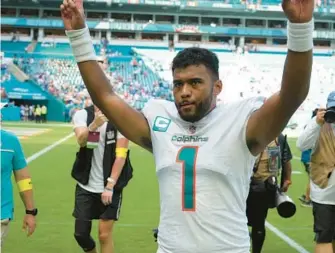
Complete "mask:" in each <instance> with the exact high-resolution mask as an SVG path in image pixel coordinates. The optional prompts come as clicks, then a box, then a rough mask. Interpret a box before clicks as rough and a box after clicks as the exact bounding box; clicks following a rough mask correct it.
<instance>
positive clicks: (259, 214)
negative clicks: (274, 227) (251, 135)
mask: <svg viewBox="0 0 335 253" xmlns="http://www.w3.org/2000/svg"><path fill="white" fill-rule="evenodd" d="M291 159H292V154H291V150H290V147H289V145H288V143H287V140H286V136H284V135H282V134H281V135H280V136H279V137H278V138H276V139H275V140H274V141H272V142H271V143H270V144H269V145H268V146H267V148H266V149H265V150H264V151H263V152H262V153H261V154H260V155H259V157H258V158H257V160H256V163H255V166H254V174H253V176H252V178H251V184H250V192H249V196H248V199H247V217H248V225H249V226H251V227H252V232H251V240H252V252H253V253H260V252H261V251H262V247H263V243H264V240H265V234H266V232H265V220H266V217H267V214H268V209H269V208H275V207H276V193H277V190H278V177H279V175H280V170H282V176H281V189H280V190H281V191H282V192H287V190H288V188H289V186H290V185H291V172H292V168H291V162H290V161H291Z"/></svg>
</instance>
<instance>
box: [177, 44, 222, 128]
mask: <svg viewBox="0 0 335 253" xmlns="http://www.w3.org/2000/svg"><path fill="white" fill-rule="evenodd" d="M185 51H186V52H185ZM213 58H214V59H213ZM216 64H217V65H218V60H217V58H216V56H215V54H213V53H212V52H210V51H208V50H206V49H200V48H188V49H185V50H184V51H182V52H180V53H179V54H178V55H177V56H176V58H175V59H174V62H173V67H172V68H173V95H174V98H175V105H176V107H177V110H178V112H179V115H180V117H181V118H182V119H183V120H185V121H189V122H196V121H199V120H201V119H202V118H203V117H204V116H205V115H206V114H207V113H208V112H209V111H210V110H211V109H212V108H214V106H215V104H216V97H217V95H218V94H219V93H220V92H221V89H222V83H221V81H220V80H219V79H218V74H217V69H216V68H215V66H216Z"/></svg>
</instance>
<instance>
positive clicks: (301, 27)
mask: <svg viewBox="0 0 335 253" xmlns="http://www.w3.org/2000/svg"><path fill="white" fill-rule="evenodd" d="M313 31H314V19H312V20H311V21H309V22H308V23H291V22H290V21H288V23H287V47H288V49H289V50H291V51H295V52H307V51H309V50H311V49H313Z"/></svg>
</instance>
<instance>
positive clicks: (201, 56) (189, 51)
mask: <svg viewBox="0 0 335 253" xmlns="http://www.w3.org/2000/svg"><path fill="white" fill-rule="evenodd" d="M201 64H202V65H204V66H205V67H206V68H207V69H209V70H210V71H211V72H212V75H213V79H215V80H217V79H219V59H218V57H217V55H216V54H215V53H213V52H211V51H209V50H208V49H205V48H199V47H189V48H185V49H184V50H182V51H180V52H179V53H178V54H177V55H176V56H175V58H174V59H173V61H172V72H173V71H174V70H175V69H179V68H181V69H184V68H187V67H188V66H191V65H201Z"/></svg>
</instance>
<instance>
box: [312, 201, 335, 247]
mask: <svg viewBox="0 0 335 253" xmlns="http://www.w3.org/2000/svg"><path fill="white" fill-rule="evenodd" d="M313 216H314V232H315V239H314V240H315V241H316V242H317V243H332V242H333V241H334V240H335V205H325V204H318V203H315V202H313Z"/></svg>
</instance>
